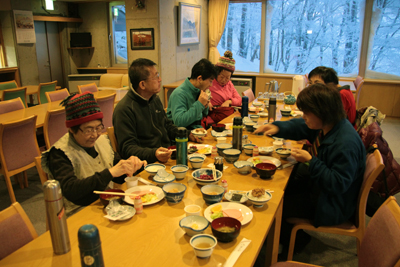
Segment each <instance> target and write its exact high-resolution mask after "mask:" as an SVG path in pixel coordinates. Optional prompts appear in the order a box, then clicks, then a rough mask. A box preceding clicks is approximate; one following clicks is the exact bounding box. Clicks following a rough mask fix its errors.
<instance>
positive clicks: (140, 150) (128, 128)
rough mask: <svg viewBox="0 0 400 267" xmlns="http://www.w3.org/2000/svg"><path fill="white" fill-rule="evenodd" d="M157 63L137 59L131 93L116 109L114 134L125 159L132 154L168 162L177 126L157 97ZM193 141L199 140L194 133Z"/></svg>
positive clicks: (149, 160)
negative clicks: (169, 148) (166, 113)
mask: <svg viewBox="0 0 400 267" xmlns="http://www.w3.org/2000/svg"><path fill="white" fill-rule="evenodd" d="M155 66H156V63H154V62H153V61H151V60H149V59H146V58H138V59H136V60H134V61H133V62H132V64H131V66H130V67H129V79H130V90H129V91H128V93H127V94H126V95H125V96H124V98H123V99H122V100H121V101H120V102H119V103H118V105H117V106H116V107H115V110H114V114H113V125H114V133H115V137H116V139H117V142H118V149H119V152H120V154H121V156H122V157H123V158H128V157H130V156H132V155H135V156H137V157H139V158H140V159H142V160H146V161H147V162H148V163H153V162H156V161H159V162H167V161H168V159H169V158H170V157H171V154H172V151H171V150H168V149H167V148H168V147H169V146H171V143H172V141H174V140H175V136H176V130H177V127H176V126H175V125H174V124H173V122H172V121H171V120H169V119H168V118H167V116H166V115H165V111H164V107H163V105H162V103H161V101H160V98H159V97H158V95H157V94H158V93H159V92H160V91H161V78H160V74H159V73H158V71H157V68H156V67H155ZM189 139H190V140H191V141H197V142H199V141H200V140H199V139H197V138H195V137H194V136H193V135H192V134H191V135H190V136H189Z"/></svg>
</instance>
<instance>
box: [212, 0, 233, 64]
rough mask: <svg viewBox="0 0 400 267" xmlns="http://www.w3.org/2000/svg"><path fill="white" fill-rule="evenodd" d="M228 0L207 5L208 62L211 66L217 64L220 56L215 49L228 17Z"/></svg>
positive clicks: (220, 0)
mask: <svg viewBox="0 0 400 267" xmlns="http://www.w3.org/2000/svg"><path fill="white" fill-rule="evenodd" d="M228 8H229V0H210V2H209V3H208V47H209V49H210V51H209V56H208V60H210V61H211V62H212V63H213V64H215V63H217V62H218V59H219V57H220V54H219V52H218V49H217V45H218V43H219V40H221V36H222V34H223V33H224V29H225V23H226V18H227V16H228Z"/></svg>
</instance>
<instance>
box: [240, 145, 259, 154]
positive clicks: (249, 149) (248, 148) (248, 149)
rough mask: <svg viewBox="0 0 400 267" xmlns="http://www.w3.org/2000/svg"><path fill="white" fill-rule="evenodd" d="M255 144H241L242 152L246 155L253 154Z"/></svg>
mask: <svg viewBox="0 0 400 267" xmlns="http://www.w3.org/2000/svg"><path fill="white" fill-rule="evenodd" d="M255 146H256V145H253V144H245V145H244V146H243V150H244V153H245V154H246V155H248V156H250V155H253V148H254V147H255Z"/></svg>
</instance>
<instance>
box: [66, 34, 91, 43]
mask: <svg viewBox="0 0 400 267" xmlns="http://www.w3.org/2000/svg"><path fill="white" fill-rule="evenodd" d="M70 46H71V47H91V46H92V35H91V34H90V32H71V34H70Z"/></svg>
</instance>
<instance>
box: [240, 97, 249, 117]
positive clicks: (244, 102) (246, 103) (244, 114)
mask: <svg viewBox="0 0 400 267" xmlns="http://www.w3.org/2000/svg"><path fill="white" fill-rule="evenodd" d="M248 115H249V98H248V97H247V96H242V110H241V116H242V118H244V117H247V116H248Z"/></svg>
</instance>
